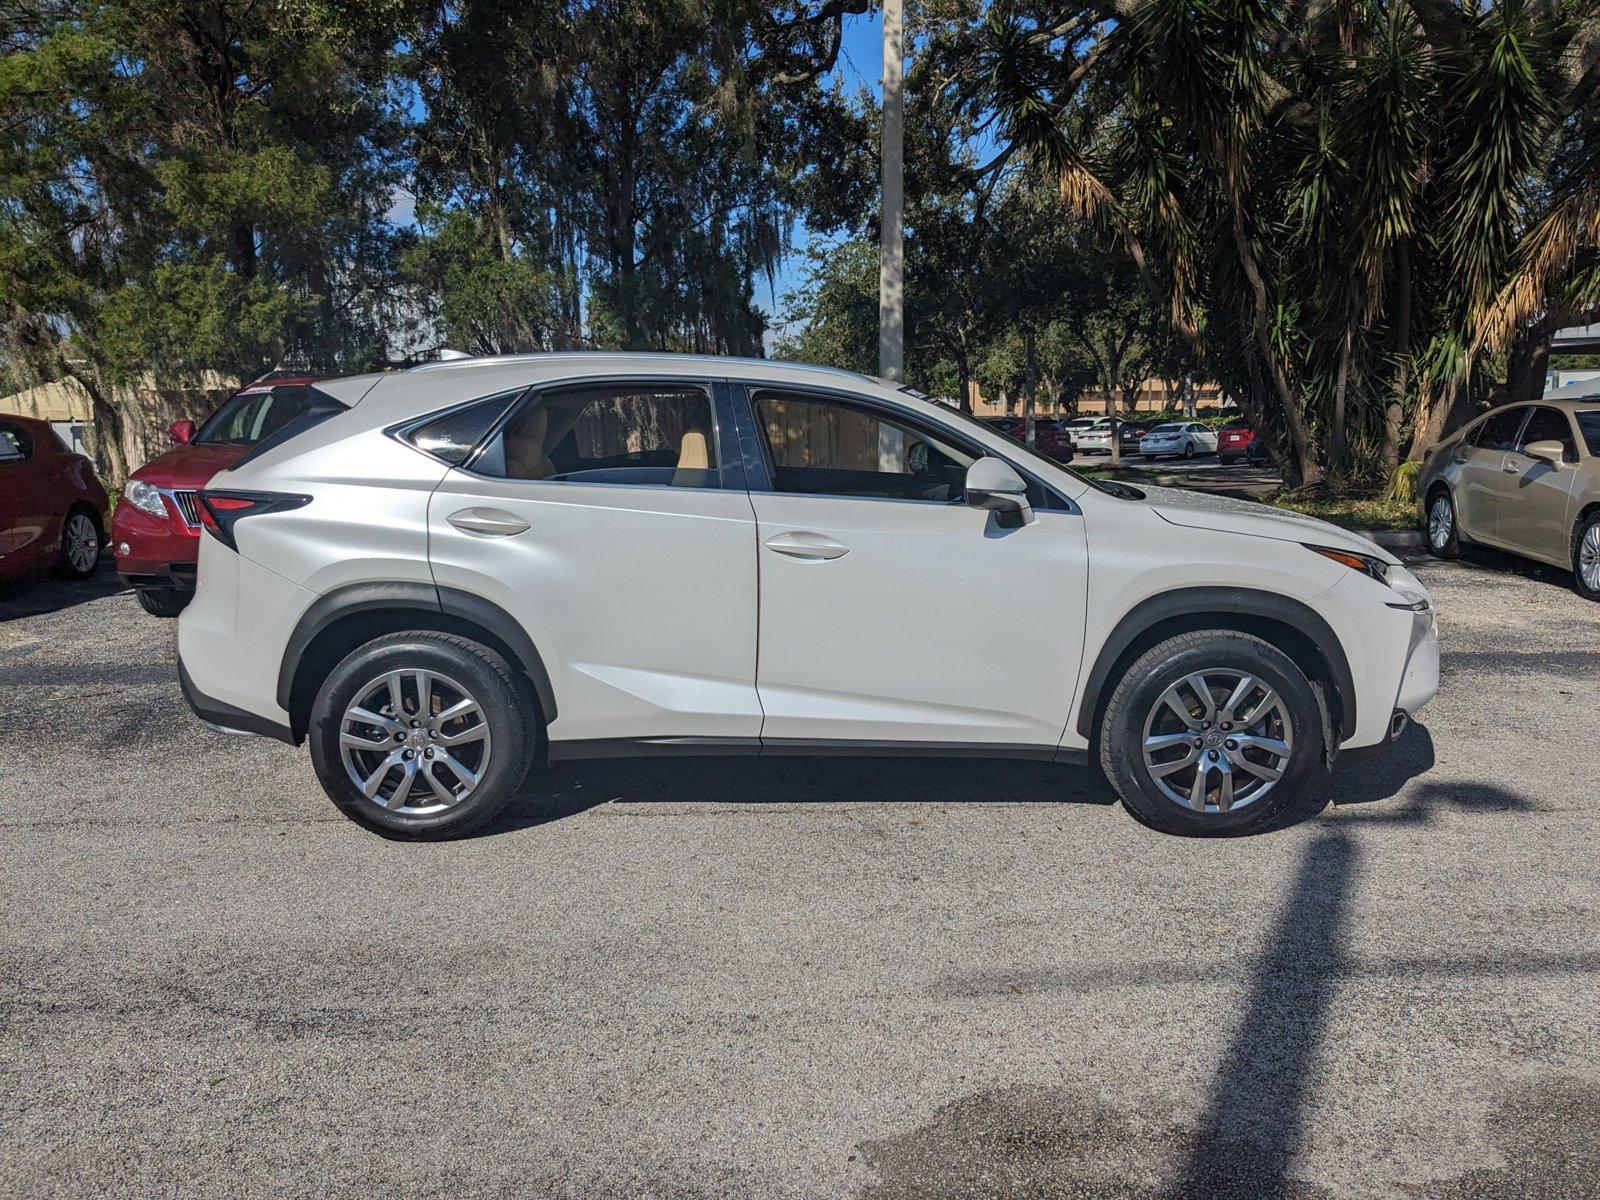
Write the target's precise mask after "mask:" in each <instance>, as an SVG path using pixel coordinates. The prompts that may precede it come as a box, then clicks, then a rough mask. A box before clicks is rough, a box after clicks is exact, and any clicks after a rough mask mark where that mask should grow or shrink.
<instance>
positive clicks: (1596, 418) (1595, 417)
mask: <svg viewBox="0 0 1600 1200" xmlns="http://www.w3.org/2000/svg"><path fill="white" fill-rule="evenodd" d="M1577 417H1578V432H1579V433H1581V434H1583V441H1584V444H1585V445H1586V446H1588V447H1589V453H1590V454H1592V455H1594V456H1595V457H1596V458H1600V408H1595V409H1590V410H1589V411H1588V412H1581V413H1578V414H1577Z"/></svg>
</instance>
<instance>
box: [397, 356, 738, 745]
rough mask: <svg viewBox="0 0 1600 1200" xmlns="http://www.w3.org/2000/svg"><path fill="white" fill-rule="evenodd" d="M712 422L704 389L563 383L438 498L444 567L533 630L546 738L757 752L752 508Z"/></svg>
mask: <svg viewBox="0 0 1600 1200" xmlns="http://www.w3.org/2000/svg"><path fill="white" fill-rule="evenodd" d="M718 427H719V422H718V421H717V419H716V417H715V415H714V407H713V403H712V393H711V389H710V387H709V386H703V385H700V384H698V383H688V384H686V383H684V382H682V381H667V382H644V381H641V382H622V383H611V384H606V385H603V386H594V385H590V386H584V387H576V388H566V389H552V390H548V391H544V392H540V393H537V394H535V395H532V396H529V397H525V398H524V399H523V400H522V401H521V402H520V404H519V407H518V408H517V409H516V410H515V411H513V413H512V414H511V416H510V417H509V418H508V420H507V421H506V423H505V426H504V428H503V429H502V430H501V431H500V432H499V433H497V434H496V435H495V436H494V437H493V438H492V439H491V440H490V441H489V443H488V444H487V445H486V446H485V447H484V449H483V450H482V451H481V452H480V454H479V455H478V457H477V458H476V459H474V460H472V461H470V462H469V463H468V464H467V465H466V467H465V468H464V469H456V470H452V471H450V472H449V473H448V474H447V475H446V476H445V478H444V480H443V482H442V483H440V485H439V487H438V489H437V490H436V491H435V492H434V494H433V497H432V499H431V501H430V502H429V506H428V540H429V557H430V559H431V562H432V565H433V573H434V578H435V580H436V582H437V583H438V584H439V585H440V586H441V587H454V588H460V589H463V590H465V591H468V592H473V593H477V594H478V595H481V596H482V597H484V598H485V599H488V600H491V601H493V602H494V603H496V604H498V605H499V606H500V607H501V608H502V609H504V610H505V611H506V612H508V613H509V614H510V615H511V616H513V617H514V618H516V619H517V620H518V621H519V622H521V624H522V625H523V627H524V628H525V629H526V630H527V631H528V635H529V637H530V638H531V639H532V640H533V643H534V645H535V647H537V648H538V650H539V651H540V653H541V655H542V656H543V658H544V662H545V667H546V669H547V670H548V672H549V674H550V677H551V685H552V688H553V690H554V692H555V698H556V704H557V708H558V715H557V717H556V720H555V721H554V722H553V723H552V724H551V726H550V728H549V731H548V732H549V736H550V740H551V743H552V747H553V748H555V747H557V746H558V745H559V744H560V743H575V742H582V741H591V740H596V739H665V740H674V739H703V738H709V739H748V741H749V742H750V744H751V746H752V747H754V746H755V744H756V743H755V739H756V738H757V736H758V735H759V734H760V731H761V708H760V705H759V704H758V703H757V700H756V688H755V670H756V625H755V622H756V559H755V536H756V534H755V518H754V515H753V514H752V512H751V509H750V497H749V495H748V493H747V492H746V491H745V490H744V486H743V478H742V473H741V474H738V475H737V476H734V477H730V476H732V475H733V472H734V471H735V470H736V468H734V467H731V466H730V467H729V468H728V469H727V470H725V469H724V464H725V463H726V462H727V461H728V459H729V456H727V455H725V454H723V453H722V451H721V448H720V447H721V444H722V443H723V441H724V439H722V438H719V436H718ZM732 457H733V458H734V459H736V458H737V455H736V454H735V455H733V456H732ZM563 748H564V749H567V750H571V749H572V747H571V746H566V747H563Z"/></svg>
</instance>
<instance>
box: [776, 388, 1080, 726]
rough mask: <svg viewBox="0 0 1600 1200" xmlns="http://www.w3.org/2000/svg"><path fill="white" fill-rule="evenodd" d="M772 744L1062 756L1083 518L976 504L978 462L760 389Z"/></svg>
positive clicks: (854, 408)
mask: <svg viewBox="0 0 1600 1200" xmlns="http://www.w3.org/2000/svg"><path fill="white" fill-rule="evenodd" d="M751 398H752V401H753V411H754V414H755V419H756V420H755V424H756V427H757V430H758V431H759V435H760V436H759V440H760V441H761V442H762V444H763V450H764V453H765V456H766V459H767V467H768V473H769V475H770V482H771V489H770V490H761V489H757V488H754V487H753V490H752V492H751V501H752V503H753V504H754V506H755V511H756V520H757V534H756V537H757V541H758V543H759V546H760V550H759V559H760V564H761V622H760V630H761V635H760V658H759V663H760V665H759V669H758V673H757V681H758V685H759V691H760V696H761V704H762V708H763V709H764V710H765V712H766V720H765V723H764V724H763V726H762V742H763V744H765V745H769V746H770V745H772V744H773V743H779V744H781V743H784V742H795V741H806V740H811V739H825V740H829V741H851V742H890V743H901V744H916V743H938V744H951V743H954V744H961V743H967V744H973V745H988V746H1000V745H1004V746H1018V747H1034V748H1038V749H1041V750H1042V751H1047V752H1048V751H1053V749H1054V747H1055V746H1056V745H1058V744H1059V742H1060V739H1061V736H1062V732H1063V730H1064V728H1065V726H1066V722H1067V714H1068V712H1069V711H1070V709H1071V707H1072V699H1073V691H1074V686H1075V681H1076V679H1077V676H1078V665H1079V659H1080V657H1081V653H1082V646H1083V628H1084V605H1085V589H1086V586H1087V560H1086V555H1085V536H1084V530H1083V522H1082V518H1081V516H1080V515H1079V514H1077V513H1076V512H1073V511H1066V510H1065V509H1063V510H1046V509H1044V508H1043V507H1041V505H1042V504H1043V502H1044V499H1045V497H1044V494H1043V492H1042V490H1041V492H1040V495H1039V496H1038V497H1037V503H1036V509H1035V515H1034V518H1033V520H1032V521H1031V522H1030V523H1028V524H1025V525H1021V526H1020V527H1014V528H1008V527H1007V526H1006V523H1005V522H1003V521H1002V520H1001V518H1000V516H999V514H995V513H990V512H987V511H984V510H981V509H975V508H971V507H969V506H968V505H967V504H966V502H965V499H964V495H963V481H964V478H965V474H966V468H967V466H968V465H969V464H970V463H971V462H972V461H973V460H974V459H975V458H977V457H979V456H980V455H981V454H982V453H983V451H982V448H981V447H978V446H975V445H973V444H969V443H964V442H963V441H962V439H960V438H959V436H958V435H955V434H953V433H952V432H951V431H949V430H947V429H945V428H944V427H943V426H942V425H941V424H937V423H932V422H929V423H923V422H922V421H920V420H918V419H917V418H916V417H914V416H909V415H907V414H903V413H898V412H888V411H885V409H884V408H882V407H874V406H873V405H872V404H871V403H870V402H868V401H863V400H860V399H852V398H845V397H828V396H821V395H818V394H814V393H807V392H790V391H785V390H783V389H776V388H775V389H767V390H763V389H755V390H754V391H753V393H752V397H751Z"/></svg>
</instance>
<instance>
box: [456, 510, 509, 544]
mask: <svg viewBox="0 0 1600 1200" xmlns="http://www.w3.org/2000/svg"><path fill="white" fill-rule="evenodd" d="M445 519H446V520H448V521H449V522H450V524H452V525H454V526H455V527H456V528H457V529H459V530H461V532H462V533H470V534H473V535H474V536H476V537H510V536H511V535H512V534H515V533H523V532H525V531H526V530H527V528H528V523H527V522H526V521H524V520H523V519H522V518H521V517H518V516H514V515H513V514H511V513H508V512H505V511H503V510H501V509H498V508H463V509H462V510H461V511H460V512H453V513H451V514H450V515H449V516H448V517H447V518H445Z"/></svg>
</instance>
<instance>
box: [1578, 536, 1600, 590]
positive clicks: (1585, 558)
mask: <svg viewBox="0 0 1600 1200" xmlns="http://www.w3.org/2000/svg"><path fill="white" fill-rule="evenodd" d="M1578 576H1579V578H1581V579H1582V580H1583V586H1584V587H1586V588H1588V589H1589V590H1590V591H1591V592H1600V521H1596V522H1594V523H1593V524H1591V525H1590V526H1589V528H1588V529H1585V530H1584V531H1583V540H1582V541H1581V542H1579V543H1578Z"/></svg>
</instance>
